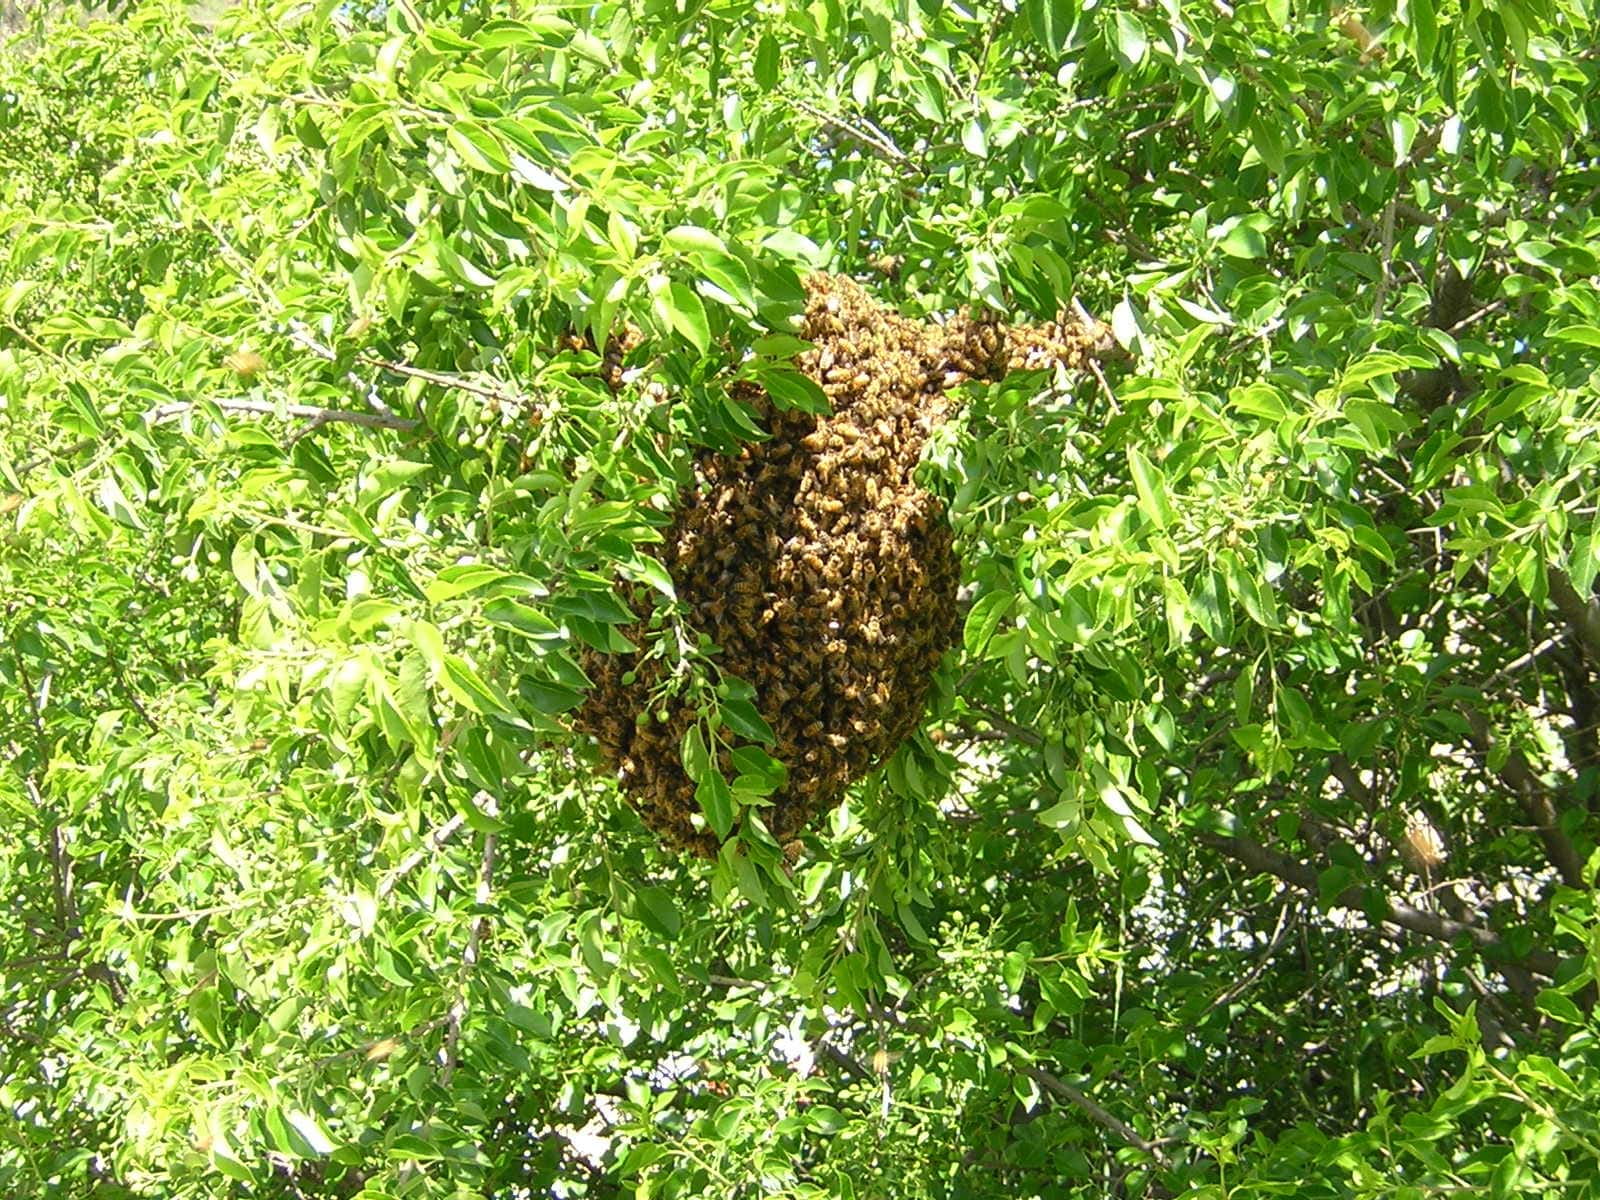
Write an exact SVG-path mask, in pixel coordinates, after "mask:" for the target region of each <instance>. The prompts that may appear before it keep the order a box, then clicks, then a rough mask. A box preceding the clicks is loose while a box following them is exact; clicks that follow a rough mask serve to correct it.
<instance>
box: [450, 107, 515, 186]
mask: <svg viewBox="0 0 1600 1200" xmlns="http://www.w3.org/2000/svg"><path fill="white" fill-rule="evenodd" d="M445 140H446V141H448V142H449V143H450V148H451V149H452V150H454V151H455V152H456V153H457V154H459V155H460V156H461V161H462V162H464V163H466V164H467V166H469V167H471V168H472V169H473V170H475V171H490V172H493V173H494V174H496V175H504V174H505V173H506V172H507V171H509V170H511V159H510V158H509V157H508V156H507V155H506V151H505V148H504V147H503V146H501V145H500V142H499V139H497V138H496V137H495V136H494V134H492V133H491V132H489V130H488V129H486V128H485V127H484V126H482V125H480V124H478V123H477V122H476V121H468V120H460V121H456V122H455V123H454V124H452V125H451V126H450V127H449V128H448V129H446V130H445Z"/></svg>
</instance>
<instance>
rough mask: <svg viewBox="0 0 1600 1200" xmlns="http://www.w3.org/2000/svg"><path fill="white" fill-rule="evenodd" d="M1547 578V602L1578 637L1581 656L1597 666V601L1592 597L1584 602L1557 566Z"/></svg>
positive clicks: (1599, 625) (1599, 602) (1599, 629)
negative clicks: (1548, 601)
mask: <svg viewBox="0 0 1600 1200" xmlns="http://www.w3.org/2000/svg"><path fill="white" fill-rule="evenodd" d="M1549 576H1550V599H1552V600H1554V601H1555V605H1556V608H1557V609H1559V610H1560V612H1561V615H1562V616H1563V617H1564V618H1566V621H1567V623H1568V624H1569V625H1571V626H1572V629H1573V632H1574V633H1576V634H1577V635H1578V644H1579V645H1580V646H1582V647H1583V653H1584V655H1585V656H1586V657H1588V658H1589V660H1590V661H1591V662H1595V663H1600V600H1596V599H1595V597H1593V596H1590V597H1589V598H1588V599H1587V600H1585V599H1584V598H1583V597H1582V596H1580V595H1579V594H1578V589H1577V588H1575V587H1573V586H1572V579H1571V577H1570V576H1569V575H1568V574H1567V573H1566V572H1565V571H1563V570H1561V569H1560V568H1558V567H1551V568H1550V570H1549Z"/></svg>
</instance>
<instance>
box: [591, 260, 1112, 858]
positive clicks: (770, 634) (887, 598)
mask: <svg viewBox="0 0 1600 1200" xmlns="http://www.w3.org/2000/svg"><path fill="white" fill-rule="evenodd" d="M807 292H808V304H807V309H806V316H805V323H804V328H803V330H802V336H803V337H804V338H805V339H806V340H807V341H808V342H810V343H811V348H810V349H807V350H805V351H803V352H801V353H800V354H799V355H798V356H797V357H796V360H795V363H796V366H797V367H798V369H800V370H801V371H803V372H804V373H805V374H806V375H808V376H809V377H810V378H812V379H813V380H815V381H816V382H817V383H818V384H820V385H821V387H822V389H823V391H824V392H826V393H827V396H828V399H829V401H830V402H831V404H832V412H831V413H829V414H826V415H822V416H818V415H816V414H812V413H806V412H802V411H798V410H792V409H791V410H784V409H779V408H777V407H776V406H775V405H773V404H772V403H771V402H770V401H769V400H768V398H767V397H766V395H765V394H764V393H763V392H762V391H761V390H760V389H759V388H756V387H754V386H752V385H748V384H741V385H737V387H738V388H739V389H742V390H740V391H739V392H738V399H740V400H741V401H743V402H745V403H747V404H748V405H749V406H750V407H751V408H752V409H753V410H754V411H755V412H756V413H757V414H758V416H759V417H760V418H761V419H762V420H763V422H764V424H765V426H766V428H767V430H768V431H769V433H770V434H771V437H770V439H769V440H767V441H764V442H755V443H750V444H747V445H745V446H744V447H742V448H741V449H740V450H739V452H738V453H737V454H733V455H725V454H716V453H712V452H710V451H706V452H703V453H702V454H701V455H700V457H699V459H698V461H697V463H696V476H697V480H696V486H695V487H694V489H693V490H692V491H691V492H690V493H689V494H688V495H687V496H686V497H685V498H684V501H683V503H682V504H681V506H680V507H679V509H678V510H677V512H676V514H675V516H674V520H673V523H672V525H671V526H670V527H669V529H668V531H667V534H666V544H665V546H664V547H663V548H662V550H661V552H660V553H661V557H662V561H663V563H664V565H665V566H666V567H667V569H668V571H670V572H671V574H672V578H673V580H674V583H675V585H676V588H677V594H678V597H679V599H680V600H681V601H682V602H683V603H684V604H685V605H686V606H687V607H688V610H689V614H690V620H691V623H692V624H693V625H694V626H695V627H696V628H697V629H698V630H699V631H700V632H702V633H704V634H705V635H707V636H708V637H709V638H710V639H711V640H712V641H713V642H714V643H715V645H716V646H717V647H718V648H719V653H718V654H717V657H716V662H717V664H718V666H719V667H720V669H721V670H722V671H723V672H726V673H728V674H731V675H734V676H737V677H738V678H740V679H742V680H744V681H745V682H747V683H749V684H751V685H753V686H754V688H755V700H754V702H755V704H756V707H757V709H758V710H759V711H760V713H761V715H762V716H763V717H764V718H765V719H766V721H767V723H768V724H769V725H770V726H771V727H772V729H773V731H774V734H775V735H776V745H774V746H771V747H768V750H769V751H770V753H771V754H772V755H773V757H775V758H777V759H778V760H779V761H780V762H782V763H784V764H785V765H786V766H787V768H788V776H787V780H786V782H785V783H784V785H783V786H782V787H781V788H780V789H779V790H778V791H777V792H776V793H774V794H773V795H772V796H771V797H770V801H771V804H770V807H768V808H766V809H764V810H763V819H764V820H765V821H766V824H767V827H768V828H769V829H770V830H771V832H772V833H773V835H774V836H775V837H776V838H777V839H778V840H779V841H780V842H785V841H788V840H790V839H792V838H794V837H795V836H797V835H798V834H799V833H800V832H801V830H802V829H804V827H805V826H806V825H807V824H808V823H809V822H810V821H811V820H812V819H813V818H814V817H816V816H818V815H819V814H820V813H823V812H825V811H827V810H829V809H831V808H832V807H834V806H835V805H836V804H838V803H839V801H840V800H841V799H842V797H843V794H844V790H845V788H846V787H847V786H848V785H849V783H850V782H851V781H852V780H855V779H858V778H860V777H861V776H862V775H863V774H865V773H866V772H868V771H870V770H872V769H873V768H874V767H875V766H877V765H878V764H880V763H881V762H883V761H884V760H885V759H886V758H887V757H888V756H889V755H890V754H891V753H893V751H894V750H895V748H896V747H897V746H898V745H899V744H900V743H901V742H902V741H903V740H904V739H905V738H906V737H907V736H908V735H909V734H910V733H911V732H912V730H913V729H914V728H915V726H916V723H917V721H918V720H919V719H920V717H921V715H922V710H923V706H924V704H925V702H926V700H927V695H928V689H929V685H930V683H931V680H932V676H933V672H934V668H935V667H936V666H937V665H938V662H939V658H940V656H941V655H942V654H943V653H944V651H945V650H947V649H948V648H949V647H950V646H951V645H953V644H954V643H955V641H956V639H957V636H958V633H959V628H960V616H959V613H958V610H957V605H956V589H957V585H958V583H959V576H960V564H959V562H958V561H957V558H956V554H955V550H954V546H953V543H952V535H951V530H950V526H949V523H948V522H947V521H946V519H945V515H944V510H943V506H942V505H941V503H940V501H939V500H938V499H937V498H936V497H934V496H933V495H931V494H930V493H929V492H927V491H925V490H924V489H922V488H920V487H918V486H917V484H916V483H915V482H914V480H913V478H912V472H913V470H914V469H915V467H916V465H917V462H918V459H919V458H920V456H921V454H922V449H923V445H924V443H925V442H926V440H927V437H928V435H929V433H930V432H931V431H932V429H933V428H934V426H935V425H937V424H938V423H939V422H940V421H941V420H943V419H944V417H945V416H946V415H947V413H948V409H949V400H948V399H947V395H946V393H947V391H948V389H950V388H952V387H954V386H955V385H957V384H959V383H962V382H964V381H966V380H968V379H998V378H1000V377H1002V376H1003V375H1004V374H1005V373H1006V372H1007V371H1008V370H1011V369H1014V368H1021V367H1035V366H1041V365H1044V363H1045V362H1046V361H1056V362H1062V363H1064V364H1066V365H1067V366H1069V367H1076V366H1081V365H1082V364H1083V362H1084V360H1085V358H1086V357H1088V356H1089V355H1091V354H1093V353H1095V352H1096V349H1097V344H1098V342H1099V341H1100V339H1101V338H1102V337H1103V328H1095V327H1093V326H1091V325H1087V324H1078V323H1073V322H1070V321H1069V322H1065V323H1054V324H1050V325H1044V326H1038V327H1033V328H1030V329H1007V328H1006V327H1004V326H1002V325H1000V324H999V323H998V322H996V321H993V320H989V319H984V318H974V317H958V318H956V319H954V320H952V321H950V322H948V323H946V324H942V325H940V324H934V323H930V322H921V321H913V320H908V319H906V318H904V317H902V316H900V315H899V314H898V313H896V312H894V311H893V310H891V309H887V308H885V307H883V306H882V305H880V304H878V303H876V302H875V301H874V300H873V299H872V298H871V297H870V296H869V295H868V294H867V293H866V292H865V291H864V290H863V289H862V288H861V287H859V286H858V285H857V284H855V283H853V282H852V281H850V280H848V279H845V278H842V277H839V276H831V275H817V276H813V277H812V278H811V279H809V280H808V282H807ZM641 607H643V604H642V602H641ZM630 633H634V634H637V635H638V636H643V629H642V628H641V629H639V630H633V631H630ZM635 640H638V637H635ZM583 668H584V670H585V671H586V672H587V673H588V675H589V677H590V679H591V680H593V682H594V687H593V688H592V689H591V691H590V692H589V695H588V697H587V700H586V702H585V704H584V706H583V707H582V708H581V709H580V710H579V712H578V714H577V724H578V727H579V728H580V729H581V730H583V731H585V732H587V733H590V734H593V735H594V737H595V738H596V740H597V741H598V743H599V745H600V747H601V750H602V752H603V754H604V755H605V756H606V757H607V758H608V759H609V760H610V761H611V762H613V763H614V764H615V765H616V767H617V771H618V776H619V779H620V781H621V785H622V787H623V790H624V791H625V792H626V793H627V794H628V795H629V797H630V798H631V800H632V801H633V803H634V804H635V805H636V806H637V808H638V809H639V812H640V814H641V815H642V816H643V818H644V820H645V823H646V824H647V825H649V826H650V827H651V828H652V829H653V830H655V831H656V833H657V834H658V835H659V836H660V837H661V839H662V841H663V842H664V843H665V844H667V845H669V846H675V847H679V848H682V849H688V850H691V851H693V852H696V853H699V854H702V855H707V856H710V855H714V854H715V853H716V851H717V849H718V846H719V839H718V838H717V836H716V835H715V833H714V832H713V831H712V830H711V829H710V827H709V826H708V825H707V824H706V823H705V822H704V820H703V819H701V818H700V817H699V805H698V804H697V803H696V800H695V784H694V783H693V781H691V780H690V779H689V777H688V775H687V774H686V773H685V771H684V768H683V765H682V762H681V760H680V747H681V746H682V744H683V738H684V734H685V733H686V731H687V730H688V729H689V727H690V725H691V724H693V723H694V722H695V721H696V720H697V719H698V718H697V714H696V712H695V710H694V708H693V707H692V706H690V705H688V704H683V703H681V702H679V700H678V699H676V698H674V699H670V700H668V701H667V702H666V704H665V707H664V708H663V709H661V710H659V711H652V710H655V709H656V708H657V705H656V703H655V702H653V701H652V694H653V693H655V691H656V689H657V688H658V686H659V685H660V684H661V682H662V673H663V671H664V670H665V669H666V668H664V667H663V666H662V664H661V663H660V662H659V660H656V659H646V658H642V657H641V656H636V655H631V654H625V655H604V654H600V653H597V652H591V653H589V654H587V655H586V657H585V658H584V660H583ZM663 717H664V719H662V718H663ZM720 757H721V767H722V769H723V772H724V774H725V775H726V776H727V777H729V778H731V777H732V775H733V773H734V772H733V771H732V769H731V767H730V758H729V752H728V750H727V748H722V749H721V751H720Z"/></svg>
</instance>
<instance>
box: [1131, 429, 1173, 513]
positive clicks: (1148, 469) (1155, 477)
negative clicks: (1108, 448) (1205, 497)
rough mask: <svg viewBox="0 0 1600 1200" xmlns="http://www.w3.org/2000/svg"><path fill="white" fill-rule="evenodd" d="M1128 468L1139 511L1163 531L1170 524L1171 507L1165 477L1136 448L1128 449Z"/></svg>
mask: <svg viewBox="0 0 1600 1200" xmlns="http://www.w3.org/2000/svg"><path fill="white" fill-rule="evenodd" d="M1128 466H1129V468H1130V469H1131V470H1132V472H1133V486H1134V489H1135V490H1136V491H1137V492H1138V494H1139V509H1140V511H1141V512H1143V513H1144V515H1145V516H1147V517H1149V518H1150V520H1151V521H1153V522H1155V524H1156V525H1157V526H1158V527H1160V528H1162V529H1165V528H1166V527H1167V526H1169V525H1171V524H1172V505H1171V504H1169V503H1168V501H1167V481H1166V477H1165V476H1163V475H1162V474H1161V472H1160V471H1159V470H1158V469H1157V468H1156V467H1155V465H1154V464H1153V463H1151V461H1150V460H1149V459H1147V458H1146V457H1145V456H1144V454H1143V453H1142V452H1140V451H1139V450H1138V449H1137V448H1136V447H1133V446H1129V447H1128Z"/></svg>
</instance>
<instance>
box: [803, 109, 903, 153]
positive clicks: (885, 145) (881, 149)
mask: <svg viewBox="0 0 1600 1200" xmlns="http://www.w3.org/2000/svg"><path fill="white" fill-rule="evenodd" d="M794 106H795V107H796V108H798V109H799V110H800V111H801V112H803V113H805V114H807V115H808V116H810V117H814V118H815V119H816V120H818V121H821V122H822V123H823V124H824V125H831V126H833V128H835V129H837V130H839V132H840V133H843V134H846V135H848V136H850V137H852V138H854V139H855V140H856V141H858V142H860V143H861V144H862V145H864V146H869V147H871V148H872V149H874V150H876V151H877V152H878V153H879V154H881V155H883V156H884V157H885V158H887V159H889V160H890V161H891V162H897V163H903V162H905V161H907V155H906V152H905V151H904V150H902V149H900V147H899V146H896V145H895V144H894V143H893V142H892V141H890V140H889V137H888V135H887V134H885V133H884V132H883V131H882V130H877V131H875V132H869V131H867V130H865V129H863V128H861V127H860V126H859V125H853V124H851V123H850V122H849V121H847V120H845V119H844V118H843V117H836V116H834V115H833V114H831V113H825V112H823V111H822V110H821V109H820V108H816V107H813V106H812V105H810V104H807V103H806V102H805V101H804V100H796V101H795V102H794Z"/></svg>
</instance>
